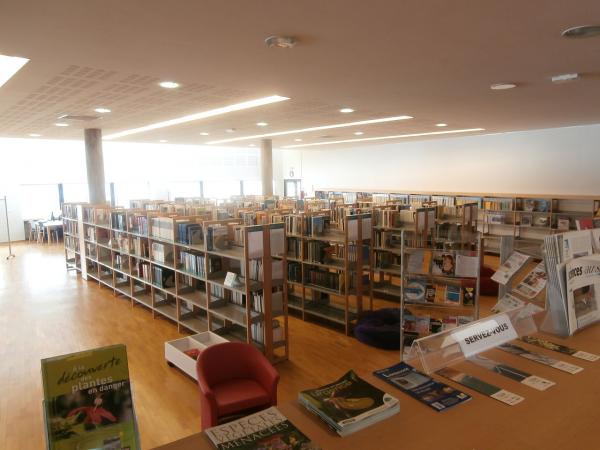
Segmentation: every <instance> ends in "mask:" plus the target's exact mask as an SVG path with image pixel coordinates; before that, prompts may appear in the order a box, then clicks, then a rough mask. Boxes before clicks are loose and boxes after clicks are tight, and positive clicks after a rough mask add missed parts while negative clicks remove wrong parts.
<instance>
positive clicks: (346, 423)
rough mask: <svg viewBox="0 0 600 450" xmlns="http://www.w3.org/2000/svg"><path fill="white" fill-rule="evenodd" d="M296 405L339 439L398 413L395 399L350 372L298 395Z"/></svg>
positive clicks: (398, 406) (398, 407)
mask: <svg viewBox="0 0 600 450" xmlns="http://www.w3.org/2000/svg"><path fill="white" fill-rule="evenodd" d="M298 401H299V402H300V404H301V405H302V406H304V407H305V408H306V409H307V410H308V411H310V412H312V413H313V414H315V415H317V416H318V417H319V418H320V419H321V420H323V421H324V422H325V423H326V424H327V425H329V427H331V428H332V429H333V430H335V431H336V432H337V433H338V434H339V435H340V436H347V435H349V434H351V433H354V432H356V431H358V430H360V429H363V428H365V427H368V426H370V425H373V424H374V423H377V422H379V421H381V420H384V419H386V418H388V417H390V416H392V415H394V414H397V413H398V412H399V411H400V403H399V402H398V399H397V398H395V397H393V396H392V395H390V394H387V393H385V392H383V391H382V390H380V389H378V388H376V387H375V386H373V385H371V384H369V383H367V382H366V381H364V380H363V379H362V378H360V377H359V376H358V375H356V373H355V372H354V371H352V370H350V371H349V372H347V373H346V374H345V375H344V376H342V377H341V378H340V379H338V380H336V381H335V382H333V383H330V384H327V385H325V386H321V387H319V388H316V389H309V390H305V391H302V392H300V393H299V394H298Z"/></svg>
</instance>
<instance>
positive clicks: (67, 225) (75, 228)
mask: <svg viewBox="0 0 600 450" xmlns="http://www.w3.org/2000/svg"><path fill="white" fill-rule="evenodd" d="M63 227H64V228H63V230H64V231H65V233H69V234H72V235H73V236H78V234H79V224H78V223H77V222H73V221H72V220H65V221H64V223H63Z"/></svg>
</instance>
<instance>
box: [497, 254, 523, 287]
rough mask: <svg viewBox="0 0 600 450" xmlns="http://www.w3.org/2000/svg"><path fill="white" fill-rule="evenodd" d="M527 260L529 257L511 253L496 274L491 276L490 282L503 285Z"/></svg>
mask: <svg viewBox="0 0 600 450" xmlns="http://www.w3.org/2000/svg"><path fill="white" fill-rule="evenodd" d="M528 260H529V256H527V255H524V254H523V253H519V252H512V254H511V255H510V256H509V257H508V259H507V260H506V261H504V262H503V263H502V265H501V266H500V267H499V268H498V270H497V271H496V273H494V275H492V280H494V281H495V282H496V283H499V284H502V285H505V284H506V283H508V281H510V279H511V278H512V276H513V275H514V274H515V273H517V271H518V270H519V269H520V268H521V267H523V265H524V264H525V263H526V262H527V261H528Z"/></svg>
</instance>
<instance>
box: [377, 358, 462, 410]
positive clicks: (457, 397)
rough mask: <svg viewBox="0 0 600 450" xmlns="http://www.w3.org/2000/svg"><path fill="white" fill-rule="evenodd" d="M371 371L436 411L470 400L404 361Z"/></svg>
mask: <svg viewBox="0 0 600 450" xmlns="http://www.w3.org/2000/svg"><path fill="white" fill-rule="evenodd" d="M373 373H374V374H375V376H377V377H379V378H381V379H382V380H385V381H387V382H388V383H389V384H391V385H393V386H396V387H397V388H398V389H400V390H401V391H402V392H404V393H405V394H408V395H410V396H411V397H413V398H415V399H417V400H419V401H420V402H421V403H424V404H426V405H427V406H429V407H430V408H432V409H434V410H436V411H438V412H439V411H445V410H446V409H448V408H451V407H453V406H456V405H458V404H460V403H464V402H466V401H468V400H471V396H470V395H468V394H465V393H464V392H461V391H459V390H456V389H454V388H453V387H450V386H448V385H447V384H443V383H440V382H438V381H436V380H434V379H433V378H430V377H428V376H427V375H425V374H424V373H421V372H419V371H418V370H417V369H415V368H414V367H412V366H410V365H409V364H406V363H404V362H401V363H398V364H395V365H393V366H391V367H388V368H386V369H381V370H376V371H375V372H373Z"/></svg>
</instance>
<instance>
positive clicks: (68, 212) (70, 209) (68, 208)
mask: <svg viewBox="0 0 600 450" xmlns="http://www.w3.org/2000/svg"><path fill="white" fill-rule="evenodd" d="M62 214H63V217H67V218H69V219H77V205H69V204H68V203H65V204H63V208H62Z"/></svg>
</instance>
